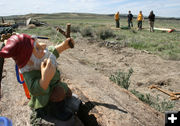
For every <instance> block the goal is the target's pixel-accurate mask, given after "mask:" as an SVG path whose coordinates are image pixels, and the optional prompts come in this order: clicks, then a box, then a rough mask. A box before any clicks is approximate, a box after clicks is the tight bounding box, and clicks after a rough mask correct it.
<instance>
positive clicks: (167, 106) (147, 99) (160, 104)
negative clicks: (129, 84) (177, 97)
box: [131, 89, 175, 112]
mask: <svg viewBox="0 0 180 126" xmlns="http://www.w3.org/2000/svg"><path fill="white" fill-rule="evenodd" d="M131 93H133V94H134V95H135V96H136V97H137V98H138V99H139V100H141V101H143V102H144V103H146V104H148V105H150V106H151V107H153V108H154V109H156V110H158V111H160V112H165V111H168V110H171V109H172V108H173V107H174V104H175V103H174V102H172V101H168V100H165V99H164V100H163V101H162V100H160V99H159V97H158V96H157V97H156V98H153V97H152V96H151V95H150V94H145V95H144V94H142V93H140V92H139V91H136V90H135V89H133V90H131Z"/></svg>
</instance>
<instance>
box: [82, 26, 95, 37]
mask: <svg viewBox="0 0 180 126" xmlns="http://www.w3.org/2000/svg"><path fill="white" fill-rule="evenodd" d="M81 34H82V36H83V37H93V30H92V28H91V27H84V28H83V29H82V30H81Z"/></svg>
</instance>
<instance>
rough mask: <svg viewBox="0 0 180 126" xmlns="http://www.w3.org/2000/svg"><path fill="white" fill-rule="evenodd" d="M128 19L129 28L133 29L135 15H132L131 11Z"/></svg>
mask: <svg viewBox="0 0 180 126" xmlns="http://www.w3.org/2000/svg"><path fill="white" fill-rule="evenodd" d="M127 17H128V27H129V28H131V27H133V22H132V20H133V15H132V14H131V11H129V14H128V16H127Z"/></svg>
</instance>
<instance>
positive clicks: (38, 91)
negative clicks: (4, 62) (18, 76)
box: [0, 34, 74, 120]
mask: <svg viewBox="0 0 180 126" xmlns="http://www.w3.org/2000/svg"><path fill="white" fill-rule="evenodd" d="M69 41H71V42H72V43H73V45H74V40H73V39H72V38H67V39H66V40H65V41H64V42H62V43H61V44H59V45H57V46H55V47H54V46H49V47H48V48H46V44H45V43H39V42H37V39H36V38H35V37H32V36H29V35H27V34H19V35H13V36H11V37H10V38H9V39H8V40H7V42H6V44H5V46H4V47H3V48H2V50H1V51H0V57H3V58H10V57H11V58H13V59H14V61H15V63H16V64H17V66H18V67H19V69H20V72H21V73H22V74H23V77H24V81H25V82H26V84H27V87H28V90H29V92H30V96H31V99H30V101H29V103H28V105H29V106H30V107H31V108H32V109H33V110H35V111H37V112H39V111H46V110H47V108H48V110H50V112H51V114H52V115H53V116H55V117H56V118H57V119H60V120H67V119H68V118H69V117H70V116H71V114H72V113H69V112H67V111H65V110H63V106H64V99H65V98H66V97H71V96H72V93H71V90H70V88H69V87H68V86H67V84H66V83H63V82H61V80H60V71H59V70H58V69H57V62H56V59H57V58H58V57H59V54H60V53H62V52H63V51H65V50H66V49H69V48H70V46H69V44H68V43H69ZM47 106H48V107H47ZM59 113H61V114H62V113H63V116H62V115H61V114H59Z"/></svg>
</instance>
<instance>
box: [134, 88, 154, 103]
mask: <svg viewBox="0 0 180 126" xmlns="http://www.w3.org/2000/svg"><path fill="white" fill-rule="evenodd" d="M131 93H133V94H134V95H135V96H136V97H138V98H139V100H141V101H143V102H145V103H147V104H149V105H152V104H153V102H152V99H151V96H150V94H146V95H144V94H141V93H140V92H138V91H136V90H131Z"/></svg>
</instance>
